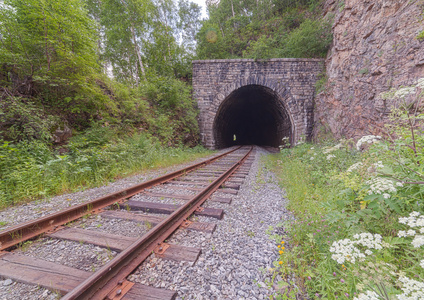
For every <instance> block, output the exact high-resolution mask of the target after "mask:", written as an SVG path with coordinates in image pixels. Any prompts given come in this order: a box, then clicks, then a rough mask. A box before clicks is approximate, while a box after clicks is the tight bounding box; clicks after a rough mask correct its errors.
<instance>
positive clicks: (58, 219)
mask: <svg viewBox="0 0 424 300" xmlns="http://www.w3.org/2000/svg"><path fill="white" fill-rule="evenodd" d="M240 148H241V146H240V147H238V148H235V149H233V150H230V151H227V152H225V153H223V154H220V155H217V156H215V157H213V158H210V159H207V160H205V161H202V162H200V163H197V164H195V165H192V166H189V167H187V168H183V169H180V170H178V171H175V172H172V173H169V174H166V175H164V176H161V177H158V178H155V179H152V180H149V181H146V182H143V183H140V184H138V185H135V186H132V187H130V188H127V189H123V190H121V191H119V192H116V193H112V194H109V195H106V196H104V197H101V198H97V199H95V200H92V201H90V202H86V203H84V204H79V205H75V206H73V207H71V208H68V209H65V210H62V211H59V212H57V213H53V214H50V215H47V216H45V217H42V218H39V219H35V220H32V221H28V222H25V223H22V224H19V225H16V226H13V227H11V228H9V229H6V230H5V231H2V232H0V251H2V250H6V249H8V248H11V247H13V246H16V245H18V244H19V243H22V242H24V241H27V240H29V239H32V238H35V237H37V236H39V235H41V234H43V233H45V232H48V231H51V230H54V229H56V228H58V227H59V226H61V225H63V224H66V223H69V222H72V221H75V220H77V219H79V218H81V217H83V216H84V215H87V214H91V213H96V212H98V211H99V210H101V209H102V208H105V207H107V206H109V205H112V204H114V203H121V202H123V201H124V200H125V199H126V198H128V197H131V196H133V195H135V194H138V193H140V192H141V191H143V190H144V189H146V188H150V187H152V186H155V185H158V184H161V183H164V182H166V181H170V180H172V179H175V178H177V177H180V176H182V175H185V174H187V173H188V172H191V171H193V170H195V169H198V168H200V167H202V166H205V165H208V164H210V163H212V162H214V161H215V160H217V159H220V158H222V157H223V156H226V155H228V154H230V153H232V152H234V151H236V150H238V149H240Z"/></svg>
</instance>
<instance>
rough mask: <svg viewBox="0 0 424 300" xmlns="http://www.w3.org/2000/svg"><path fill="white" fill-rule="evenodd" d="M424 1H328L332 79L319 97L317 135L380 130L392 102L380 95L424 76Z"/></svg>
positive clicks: (329, 72) (350, 134)
mask: <svg viewBox="0 0 424 300" xmlns="http://www.w3.org/2000/svg"><path fill="white" fill-rule="evenodd" d="M422 3H423V1H420V0H419V1H409V0H344V1H341V0H340V1H335V0H327V1H326V4H325V5H326V13H327V14H328V15H330V14H334V18H335V19H334V25H333V35H334V41H333V45H332V48H331V51H330V52H329V55H328V57H327V59H326V72H327V76H328V81H327V84H326V86H325V91H324V92H322V93H320V94H319V95H317V96H316V99H315V101H316V108H315V131H314V134H315V136H317V137H319V136H320V133H323V132H325V131H327V132H331V133H332V135H333V136H334V137H336V138H340V137H347V138H357V137H360V136H362V135H366V134H379V133H381V132H382V129H383V126H384V122H385V121H386V120H387V116H388V113H389V111H390V108H391V106H392V105H393V103H389V102H386V101H384V100H383V99H381V97H379V95H380V94H381V93H382V92H385V91H388V90H390V89H391V88H398V87H400V86H403V85H404V86H406V85H411V84H415V83H416V81H417V79H418V78H422V77H424V42H423V41H419V40H418V39H417V38H416V37H417V35H418V34H419V33H420V32H421V31H422V30H424V26H423V21H422V20H423V16H422V13H423V4H422Z"/></svg>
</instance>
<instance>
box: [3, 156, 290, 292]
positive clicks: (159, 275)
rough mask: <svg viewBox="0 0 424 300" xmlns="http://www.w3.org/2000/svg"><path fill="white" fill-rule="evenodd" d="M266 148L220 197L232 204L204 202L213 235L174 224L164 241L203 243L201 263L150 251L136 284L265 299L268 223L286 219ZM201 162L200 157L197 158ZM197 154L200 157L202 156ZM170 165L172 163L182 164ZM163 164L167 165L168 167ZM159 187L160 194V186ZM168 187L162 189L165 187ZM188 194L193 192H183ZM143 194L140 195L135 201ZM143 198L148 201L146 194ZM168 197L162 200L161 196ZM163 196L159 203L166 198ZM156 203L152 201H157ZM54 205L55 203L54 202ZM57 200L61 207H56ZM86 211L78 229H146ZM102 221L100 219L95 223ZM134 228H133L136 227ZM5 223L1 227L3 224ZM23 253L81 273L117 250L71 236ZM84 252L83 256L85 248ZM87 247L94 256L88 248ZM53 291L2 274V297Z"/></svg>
mask: <svg viewBox="0 0 424 300" xmlns="http://www.w3.org/2000/svg"><path fill="white" fill-rule="evenodd" d="M264 154H268V152H267V151H265V150H262V149H260V148H257V151H256V153H255V160H254V162H253V164H252V168H251V170H250V172H249V175H248V176H247V177H246V179H245V181H244V183H243V184H242V186H241V188H240V190H239V192H238V195H236V196H234V195H228V194H227V195H222V196H224V197H226V198H232V199H233V201H232V203H231V204H225V203H219V202H212V201H209V202H206V204H205V206H206V207H213V208H221V209H224V211H225V215H224V218H223V219H222V220H216V219H211V218H207V217H200V216H199V217H192V219H194V220H197V221H200V222H210V223H216V224H217V228H216V230H215V232H214V233H212V234H211V233H203V232H199V231H189V230H182V229H181V230H178V231H177V232H176V233H175V234H174V235H173V236H172V237H170V238H169V239H168V240H167V242H168V243H171V244H179V245H184V246H190V247H197V248H201V249H202V253H201V255H200V257H199V259H198V261H197V262H196V263H195V264H194V265H193V264H192V263H189V262H174V261H168V260H162V259H160V258H157V257H154V255H152V256H150V257H149V258H148V259H147V260H146V261H145V262H144V263H143V264H142V265H141V266H140V267H139V268H138V269H137V271H135V272H134V274H132V275H131V276H130V277H129V279H130V280H131V281H134V282H138V283H142V284H147V285H151V286H154V287H160V288H166V289H170V290H175V291H177V292H178V297H177V299H184V300H186V299H199V300H200V299H268V298H269V296H270V295H271V294H272V293H273V290H272V288H270V287H269V286H272V284H269V282H270V280H271V277H272V274H273V273H272V272H271V271H270V269H272V268H274V266H273V264H272V263H273V261H275V260H276V259H277V258H278V251H277V249H278V248H277V247H276V243H275V241H273V240H271V239H270V236H269V233H271V234H273V233H275V232H274V231H273V230H271V232H270V226H272V227H275V226H276V225H277V224H278V223H280V222H281V220H284V219H287V218H289V215H288V213H287V211H286V210H285V204H286V200H285V199H284V197H283V195H284V193H283V191H282V190H281V189H280V187H279V186H278V184H277V182H276V180H275V179H274V176H273V174H272V173H270V172H268V171H267V170H266V169H265V168H264V166H263V163H262V162H261V159H260V158H261V157H262V156H263V155H264ZM201 160H204V159H201ZM201 160H200V161H201ZM179 168H181V165H180V166H178V167H174V168H173V169H174V170H175V169H179ZM169 170H170V168H168V169H167V170H166V171H169ZM163 173H164V171H163V170H160V171H155V172H150V173H149V174H145V175H138V176H132V177H130V178H127V179H122V180H119V181H117V182H114V183H113V184H111V185H109V186H107V187H102V188H96V189H90V190H87V191H85V192H78V193H75V194H69V195H64V196H59V197H55V198H52V199H51V200H50V201H49V202H47V203H45V202H38V203H30V204H28V205H24V206H20V207H17V208H12V209H9V210H6V211H2V212H0V220H2V221H3V220H4V216H8V218H7V219H6V220H10V221H9V222H8V224H7V226H11V225H13V224H16V223H19V222H22V221H23V220H28V219H32V218H34V217H33V216H32V217H26V216H25V214H30V212H31V211H32V210H38V211H40V214H41V215H42V214H43V213H44V209H46V207H47V208H51V209H50V210H49V213H51V212H53V211H57V210H60V209H62V208H63V206H65V207H66V206H67V205H69V202H71V201H72V204H75V203H74V202H73V200H67V199H78V203H81V202H83V201H82V200H81V198H84V199H86V200H85V201H87V200H88V199H90V200H91V199H93V198H96V197H100V196H103V195H105V194H108V193H111V192H114V191H118V190H121V189H123V188H125V187H128V186H131V185H134V184H136V183H139V182H141V181H144V180H147V179H151V178H154V177H157V176H159V175H161V174H163ZM157 192H162V190H161V189H157ZM163 192H165V190H163ZM186 193H187V194H192V192H186ZM142 198H144V197H142ZM140 200H142V199H140ZM143 200H144V201H148V199H143ZM166 200H167V199H166ZM166 200H165V199H161V201H160V202H167V201H166ZM156 201H157V200H156ZM57 203H58V204H57ZM56 204H57V205H58V207H56ZM8 213H11V214H17V215H21V217H20V218H19V219H20V221H16V217H15V219H14V218H13V216H12V217H9V215H8ZM103 221H105V220H103V218H100V217H99V216H91V217H89V218H88V219H85V220H83V221H78V222H77V225H78V227H80V228H85V229H90V230H98V231H104V232H108V233H115V232H116V233H118V232H121V233H123V234H124V235H127V236H133V237H135V236H137V235H139V234H142V233H143V232H145V231H146V230H147V229H146V228H145V227H144V226H139V225H136V224H134V222H130V221H116V222H115V221H113V220H107V221H106V223H103ZM100 224H101V225H100ZM136 226H137V227H136ZM2 229H4V228H2ZM59 250H61V251H64V252H63V253H62V252H61V251H59ZM75 252H77V253H78V255H79V256H80V257H81V260H80V261H77V260H73V259H70V261H69V262H66V263H64V262H63V261H62V260H63V256H72V253H75ZM19 253H20V254H23V255H28V256H31V257H38V258H43V257H44V259H46V257H47V256H49V258H48V259H46V260H49V261H53V262H57V263H62V264H64V265H69V266H72V267H74V268H78V269H81V270H85V271H95V270H96V269H97V268H98V267H99V266H100V265H101V263H104V262H106V261H108V260H110V259H112V258H113V257H114V256H115V255H116V253H115V252H113V251H109V250H107V249H106V250H105V249H101V248H99V247H96V246H91V245H85V244H81V243H77V242H70V241H57V240H52V239H48V238H45V239H42V240H40V241H36V242H34V243H33V244H32V245H28V247H27V248H26V249H23V250H20V252H19ZM84 253H86V254H84ZM89 253H91V254H89ZM55 297H57V295H56V294H54V293H52V292H50V291H47V290H45V289H43V288H40V287H36V286H31V285H26V284H21V283H17V282H14V281H10V280H9V281H8V280H7V279H5V280H3V281H1V280H0V300H1V299H55Z"/></svg>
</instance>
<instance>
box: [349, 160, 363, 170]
mask: <svg viewBox="0 0 424 300" xmlns="http://www.w3.org/2000/svg"><path fill="white" fill-rule="evenodd" d="M362 165H363V164H362V162H357V163H355V164H353V165H351V166H350V167H349V168H348V169H347V171H346V172H347V173H352V172H353V171H355V170H357V169H358V168H359V167H361V166H362Z"/></svg>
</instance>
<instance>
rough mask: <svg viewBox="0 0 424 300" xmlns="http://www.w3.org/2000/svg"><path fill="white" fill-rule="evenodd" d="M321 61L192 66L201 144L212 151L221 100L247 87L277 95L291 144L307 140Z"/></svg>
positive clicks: (243, 61) (244, 61)
mask: <svg viewBox="0 0 424 300" xmlns="http://www.w3.org/2000/svg"><path fill="white" fill-rule="evenodd" d="M322 70H323V60H321V59H286V58H285V59H270V60H264V61H255V60H252V59H228V60H204V61H194V62H193V93H194V97H195V99H196V100H197V103H198V106H199V110H200V114H199V125H200V132H201V139H202V143H203V144H204V145H205V146H206V147H208V148H215V140H214V132H213V131H214V120H215V117H216V114H217V111H218V109H219V107H220V106H221V104H222V103H223V102H224V100H225V99H227V97H228V96H229V95H230V94H231V93H232V92H234V91H236V90H237V89H239V88H241V87H244V86H247V85H258V86H262V87H265V88H269V89H271V90H272V91H274V92H275V93H276V95H278V98H279V99H278V101H279V102H280V103H279V105H281V107H282V108H283V109H285V110H286V111H287V113H288V115H289V117H290V120H291V125H292V135H291V138H292V140H291V142H292V143H295V142H297V141H298V139H299V138H300V137H301V136H302V135H303V136H310V135H311V133H312V127H313V98H314V93H315V82H316V80H317V78H318V75H319V74H320V73H322Z"/></svg>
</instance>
